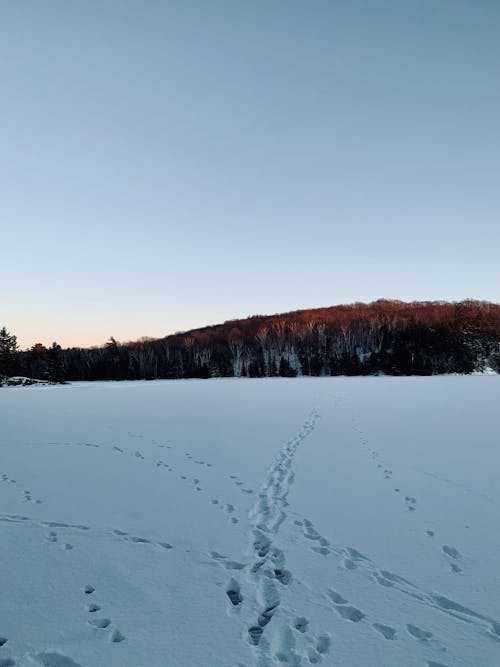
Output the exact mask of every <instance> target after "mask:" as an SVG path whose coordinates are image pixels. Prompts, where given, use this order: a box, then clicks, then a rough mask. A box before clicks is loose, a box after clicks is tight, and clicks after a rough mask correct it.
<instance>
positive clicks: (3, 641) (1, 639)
mask: <svg viewBox="0 0 500 667" xmlns="http://www.w3.org/2000/svg"><path fill="white" fill-rule="evenodd" d="M8 641H9V640H8V639H6V638H5V637H0V646H4V645H5V644H6V643H7V642H8Z"/></svg>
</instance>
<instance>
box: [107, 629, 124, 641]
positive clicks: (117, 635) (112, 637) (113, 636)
mask: <svg viewBox="0 0 500 667" xmlns="http://www.w3.org/2000/svg"><path fill="white" fill-rule="evenodd" d="M109 641H110V642H111V643H112V644H119V643H120V642H123V641H125V635H123V634H122V633H121V632H120V631H119V630H118V628H113V629H112V630H111V632H110V633H109Z"/></svg>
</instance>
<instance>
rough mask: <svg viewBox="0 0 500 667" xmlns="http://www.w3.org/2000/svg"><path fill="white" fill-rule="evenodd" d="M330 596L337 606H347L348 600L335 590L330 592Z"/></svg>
mask: <svg viewBox="0 0 500 667" xmlns="http://www.w3.org/2000/svg"><path fill="white" fill-rule="evenodd" d="M328 595H329V597H330V598H331V600H332V601H333V602H334V603H335V604H347V602H348V601H347V600H346V599H345V598H343V597H342V595H340V594H339V593H337V592H336V591H333V590H329V591H328Z"/></svg>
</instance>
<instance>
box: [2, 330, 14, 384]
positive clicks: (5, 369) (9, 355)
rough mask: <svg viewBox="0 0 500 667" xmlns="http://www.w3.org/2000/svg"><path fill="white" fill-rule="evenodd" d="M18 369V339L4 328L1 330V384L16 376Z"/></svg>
mask: <svg viewBox="0 0 500 667" xmlns="http://www.w3.org/2000/svg"><path fill="white" fill-rule="evenodd" d="M17 368H18V358H17V338H16V337H15V336H12V335H11V334H10V333H9V332H8V331H7V329H6V328H5V327H3V328H2V329H0V384H1V383H2V381H3V380H5V379H6V378H8V377H11V376H12V375H15V373H16V371H17Z"/></svg>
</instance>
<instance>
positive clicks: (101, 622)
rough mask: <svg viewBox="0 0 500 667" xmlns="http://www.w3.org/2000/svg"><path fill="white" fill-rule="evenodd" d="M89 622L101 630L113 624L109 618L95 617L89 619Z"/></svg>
mask: <svg viewBox="0 0 500 667" xmlns="http://www.w3.org/2000/svg"><path fill="white" fill-rule="evenodd" d="M88 623H89V624H90V625H93V626H94V628H98V629H99V630H104V629H105V628H107V627H109V626H110V625H111V621H110V620H109V618H93V619H91V620H90V621H88Z"/></svg>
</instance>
